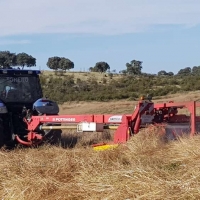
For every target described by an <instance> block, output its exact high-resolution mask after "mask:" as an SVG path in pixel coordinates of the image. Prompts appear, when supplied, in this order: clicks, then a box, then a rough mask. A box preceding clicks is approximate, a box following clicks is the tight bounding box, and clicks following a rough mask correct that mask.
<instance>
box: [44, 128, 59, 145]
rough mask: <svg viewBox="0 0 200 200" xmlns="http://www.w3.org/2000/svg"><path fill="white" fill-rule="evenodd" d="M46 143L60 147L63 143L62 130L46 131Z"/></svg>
mask: <svg viewBox="0 0 200 200" xmlns="http://www.w3.org/2000/svg"><path fill="white" fill-rule="evenodd" d="M44 125H45V126H52V124H44ZM44 132H45V135H44V141H45V142H47V143H48V144H51V145H59V144H60V142H61V135H62V130H60V129H58V130H45V131H44Z"/></svg>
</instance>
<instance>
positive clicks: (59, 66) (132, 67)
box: [0, 51, 200, 76]
mask: <svg viewBox="0 0 200 200" xmlns="http://www.w3.org/2000/svg"><path fill="white" fill-rule="evenodd" d="M142 63H143V62H142V61H139V60H131V61H130V62H128V63H126V64H125V66H126V69H124V70H121V71H119V73H120V74H124V75H148V74H147V73H144V72H142V68H143V66H142ZM46 65H47V67H48V68H49V69H52V70H54V71H57V70H61V71H66V70H70V69H73V68H74V62H73V61H71V60H70V59H69V58H65V57H59V56H54V57H49V58H48V60H47V63H46ZM33 66H36V58H34V57H33V56H32V55H29V54H27V53H24V52H22V53H18V54H16V53H11V52H10V51H0V68H8V69H9V68H12V67H22V69H23V68H24V67H33ZM89 71H90V72H100V73H102V72H110V65H109V64H108V63H107V62H105V61H100V62H97V63H96V64H95V65H94V67H90V68H89ZM113 71H114V72H116V70H113ZM197 74H198V75H200V66H194V67H192V68H191V67H186V68H183V69H180V70H179V71H178V73H177V74H176V75H180V76H186V75H197ZM154 75H158V76H174V75H175V74H174V73H173V72H167V71H166V70H161V71H159V72H158V73H157V74H154Z"/></svg>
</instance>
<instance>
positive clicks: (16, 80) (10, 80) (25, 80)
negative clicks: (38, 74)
mask: <svg viewBox="0 0 200 200" xmlns="http://www.w3.org/2000/svg"><path fill="white" fill-rule="evenodd" d="M7 81H9V82H12V83H13V82H14V83H21V82H22V83H23V82H28V78H27V77H18V78H12V77H7Z"/></svg>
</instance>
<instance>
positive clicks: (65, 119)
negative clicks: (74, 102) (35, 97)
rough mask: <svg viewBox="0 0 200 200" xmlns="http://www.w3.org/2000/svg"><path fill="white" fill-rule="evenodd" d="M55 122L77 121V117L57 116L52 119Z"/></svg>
mask: <svg viewBox="0 0 200 200" xmlns="http://www.w3.org/2000/svg"><path fill="white" fill-rule="evenodd" d="M52 120H53V121H54V122H75V121H76V119H75V118H60V117H55V118H53V119H52Z"/></svg>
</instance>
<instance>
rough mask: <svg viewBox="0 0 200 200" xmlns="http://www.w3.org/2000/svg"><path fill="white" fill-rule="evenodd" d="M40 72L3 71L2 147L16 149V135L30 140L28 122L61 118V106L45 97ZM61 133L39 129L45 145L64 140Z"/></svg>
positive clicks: (0, 85) (0, 76) (0, 81)
mask: <svg viewBox="0 0 200 200" xmlns="http://www.w3.org/2000/svg"><path fill="white" fill-rule="evenodd" d="M40 73H41V72H40V71H39V70H19V69H0V148H1V147H2V146H8V147H13V146H16V144H17V143H18V142H17V140H16V136H17V138H20V140H19V141H26V138H27V134H28V130H27V123H26V122H25V119H27V120H29V119H30V118H31V116H41V115H45V116H47V115H58V113H59V107H58V105H57V103H56V102H53V101H51V100H48V99H46V98H43V94H42V88H41V85H40V79H39V74H40ZM50 125H51V124H46V126H50ZM58 126H59V124H58ZM61 133H62V131H61V130H59V129H57V130H38V134H40V135H41V136H42V138H43V142H48V143H51V144H57V143H58V142H59V141H60V139H61Z"/></svg>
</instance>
